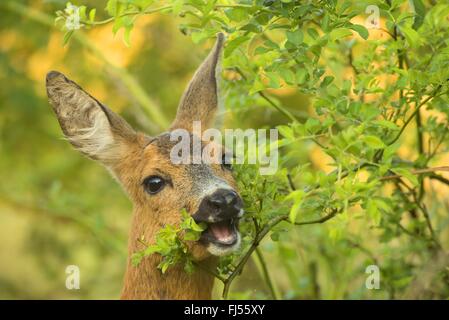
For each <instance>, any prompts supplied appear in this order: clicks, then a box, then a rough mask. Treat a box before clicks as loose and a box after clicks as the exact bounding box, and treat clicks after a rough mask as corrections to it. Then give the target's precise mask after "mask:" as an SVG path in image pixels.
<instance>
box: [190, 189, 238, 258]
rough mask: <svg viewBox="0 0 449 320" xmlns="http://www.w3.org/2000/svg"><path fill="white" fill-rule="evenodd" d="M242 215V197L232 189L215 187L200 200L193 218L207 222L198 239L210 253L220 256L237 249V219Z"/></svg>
mask: <svg viewBox="0 0 449 320" xmlns="http://www.w3.org/2000/svg"><path fill="white" fill-rule="evenodd" d="M242 215H243V201H242V198H240V196H239V195H238V194H237V192H235V191H234V190H232V189H225V188H223V189H217V190H215V191H214V192H213V193H211V194H209V195H207V196H205V197H204V198H203V199H202V200H201V203H200V205H199V208H198V211H197V212H196V213H195V214H194V215H193V218H194V219H195V221H196V222H205V223H206V224H207V229H206V230H205V231H203V232H202V234H201V238H200V241H201V242H202V243H204V244H206V245H207V246H208V247H207V249H208V251H209V252H210V253H212V254H213V255H216V256H222V255H226V254H229V253H231V252H233V251H235V250H237V249H238V247H239V246H240V240H241V237H240V233H239V231H238V220H239V218H240V217H241V216H242Z"/></svg>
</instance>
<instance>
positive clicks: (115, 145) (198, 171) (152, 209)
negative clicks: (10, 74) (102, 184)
mask: <svg viewBox="0 0 449 320" xmlns="http://www.w3.org/2000/svg"><path fill="white" fill-rule="evenodd" d="M223 41H224V39H223V35H221V34H220V35H218V39H217V42H216V45H215V47H214V48H213V50H212V51H211V53H210V54H209V56H208V57H207V58H206V59H205V61H204V62H203V63H202V65H201V66H200V67H199V69H198V70H197V72H196V73H195V75H194V77H193V79H192V80H191V82H190V84H189V86H188V87H187V89H186V91H185V93H184V95H183V98H182V99H181V102H180V104H179V108H178V113H177V116H176V119H175V121H174V123H173V124H172V126H171V129H175V128H185V129H189V130H191V123H192V121H193V120H199V121H201V123H202V126H203V127H204V128H207V127H208V126H209V125H211V123H212V120H213V116H214V114H215V111H216V109H217V107H218V92H217V90H218V85H217V73H218V71H217V69H218V65H219V58H220V54H221V51H222V47H223ZM47 93H48V97H49V100H50V103H51V105H52V106H53V109H54V111H55V113H56V116H57V118H58V121H59V123H60V125H61V128H62V130H63V132H64V134H65V136H66V137H67V138H68V140H69V141H70V142H71V143H72V144H73V145H74V146H75V147H76V148H77V149H79V150H80V151H81V152H82V153H84V154H85V155H87V156H88V157H89V158H91V159H95V160H99V161H100V162H101V163H102V164H103V165H105V166H106V167H107V168H108V170H109V171H110V172H111V173H112V174H113V175H114V176H115V178H116V179H117V180H118V181H119V182H120V184H121V185H122V187H123V189H124V190H125V191H126V193H127V194H128V196H129V198H130V199H131V201H132V202H133V204H134V211H133V218H132V224H131V230H130V236H129V243H128V251H129V256H128V264H127V270H126V275H125V279H124V288H123V292H122V298H123V299H208V298H210V297H211V291H212V286H213V277H212V276H211V275H210V274H208V273H206V272H205V271H203V270H202V268H201V269H198V268H197V270H196V271H195V272H194V273H193V274H192V275H188V274H186V273H185V272H184V270H182V266H179V267H178V266H175V267H173V268H171V269H169V270H168V271H167V272H166V273H165V274H162V273H161V272H160V271H159V270H158V269H157V265H158V264H159V262H160V260H161V257H160V256H158V255H151V256H149V257H147V258H145V259H144V260H143V261H142V262H141V263H140V264H139V265H138V266H137V267H134V266H132V264H131V261H130V256H131V255H132V254H133V253H135V252H137V251H140V250H142V249H143V245H142V244H141V243H140V242H139V241H138V239H139V238H141V237H142V236H143V237H144V238H145V239H146V241H147V242H148V243H152V242H153V241H154V237H155V234H156V233H157V231H158V230H159V229H160V228H161V227H163V226H164V225H166V224H177V223H179V222H180V220H181V215H180V211H181V209H182V208H187V209H188V210H189V212H190V213H191V214H193V213H194V212H195V211H196V210H197V208H198V206H199V202H200V200H201V199H200V198H199V193H198V192H197V191H196V190H198V189H199V188H200V187H201V181H202V179H203V178H204V179H205V178H207V177H208V176H211V175H213V176H215V177H219V178H220V179H222V180H223V181H226V182H227V183H228V184H229V185H230V186H232V187H234V188H235V181H234V179H233V177H232V175H231V174H230V173H229V172H226V171H224V170H223V169H222V168H221V167H220V165H203V164H201V165H196V166H191V165H174V164H172V163H171V161H170V159H169V157H168V154H169V150H170V147H171V144H170V142H169V141H167V135H166V134H163V135H160V136H158V137H148V136H147V135H145V134H143V133H136V132H135V131H134V130H133V129H132V128H131V127H130V126H129V125H128V124H127V123H126V122H125V120H123V119H122V118H121V117H120V116H118V115H116V114H115V113H113V112H112V111H111V110H110V109H108V108H107V107H106V106H104V105H102V104H101V103H100V102H98V101H97V100H96V99H95V98H93V97H92V96H91V95H89V94H88V93H87V92H85V91H84V90H83V89H82V88H80V87H79V86H78V85H77V84H75V83H74V82H73V81H71V80H69V79H67V78H66V77H65V76H64V75H62V74H61V73H59V72H55V71H52V72H50V73H49V74H48V75H47ZM154 174H157V175H160V176H165V177H167V179H168V180H169V181H170V183H169V185H167V186H165V188H164V189H163V190H162V191H161V192H160V193H158V194H156V195H149V194H148V193H146V192H145V190H144V188H143V187H142V182H143V180H144V179H145V178H146V177H148V176H151V175H154ZM190 250H191V252H192V254H193V256H194V258H195V259H196V260H197V261H198V263H200V264H201V265H202V266H203V267H205V268H214V266H215V265H216V258H215V257H213V256H211V255H210V254H209V252H208V251H207V250H206V248H205V246H204V245H202V244H201V243H199V242H196V243H193V244H192V245H191V246H190Z"/></svg>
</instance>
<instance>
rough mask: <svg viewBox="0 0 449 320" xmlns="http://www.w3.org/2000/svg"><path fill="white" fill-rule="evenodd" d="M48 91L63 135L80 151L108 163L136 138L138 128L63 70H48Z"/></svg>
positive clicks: (118, 157) (124, 150) (111, 163)
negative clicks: (85, 89)
mask: <svg viewBox="0 0 449 320" xmlns="http://www.w3.org/2000/svg"><path fill="white" fill-rule="evenodd" d="M46 82H47V95H48V98H49V100H50V104H51V105H52V107H53V110H54V112H55V113H56V116H57V118H58V121H59V124H60V126H61V128H62V131H63V132H64V135H65V136H66V137H67V139H68V140H69V141H70V143H71V144H72V145H73V146H75V148H77V149H78V150H79V151H81V152H82V153H83V154H85V155H86V156H88V157H89V158H91V159H94V160H99V161H101V162H102V163H103V164H105V165H113V164H114V163H115V162H116V161H117V160H118V159H120V158H121V157H122V156H123V154H124V152H126V149H127V146H130V145H131V144H132V143H133V142H136V141H137V135H136V132H135V131H134V130H133V129H132V128H131V127H130V126H129V125H128V123H127V122H126V121H125V120H124V119H122V118H121V117H120V116H118V115H117V114H115V113H114V112H112V111H111V110H110V109H108V108H107V107H106V106H104V105H102V104H101V103H100V102H98V101H97V100H96V99H95V98H93V97H92V96H91V95H90V94H88V93H87V92H86V91H84V90H83V89H82V88H81V87H80V86H78V85H77V84H76V83H75V82H73V81H71V80H69V79H67V78H66V77H65V76H64V75H63V74H62V73H60V72H57V71H51V72H49V73H48V74H47V79H46Z"/></svg>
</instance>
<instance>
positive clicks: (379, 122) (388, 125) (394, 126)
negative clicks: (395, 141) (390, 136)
mask: <svg viewBox="0 0 449 320" xmlns="http://www.w3.org/2000/svg"><path fill="white" fill-rule="evenodd" d="M372 124H375V125H377V126H380V127H384V128H387V129H391V130H394V131H397V130H399V129H400V128H399V126H398V125H397V124H395V123H394V122H391V121H387V120H374V121H372Z"/></svg>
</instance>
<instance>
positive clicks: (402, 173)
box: [391, 168, 419, 186]
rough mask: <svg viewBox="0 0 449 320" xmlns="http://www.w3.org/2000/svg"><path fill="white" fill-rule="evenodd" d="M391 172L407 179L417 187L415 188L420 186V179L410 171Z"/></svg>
mask: <svg viewBox="0 0 449 320" xmlns="http://www.w3.org/2000/svg"><path fill="white" fill-rule="evenodd" d="M391 171H393V172H394V173H396V174H397V175H400V176H402V177H404V178H407V179H408V180H409V181H410V182H411V183H412V184H413V185H415V186H417V185H419V181H418V178H417V177H416V176H415V175H414V174H413V173H412V172H411V171H410V170H409V169H405V168H394V169H391Z"/></svg>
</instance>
